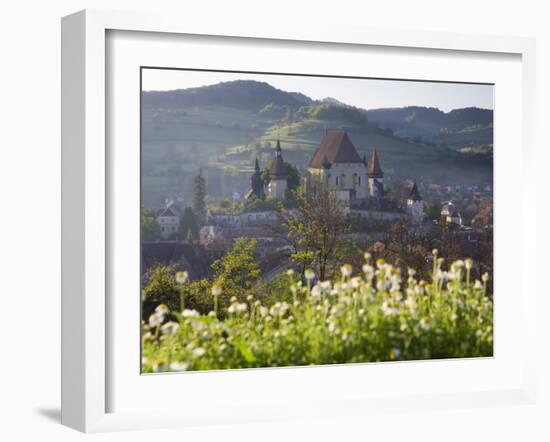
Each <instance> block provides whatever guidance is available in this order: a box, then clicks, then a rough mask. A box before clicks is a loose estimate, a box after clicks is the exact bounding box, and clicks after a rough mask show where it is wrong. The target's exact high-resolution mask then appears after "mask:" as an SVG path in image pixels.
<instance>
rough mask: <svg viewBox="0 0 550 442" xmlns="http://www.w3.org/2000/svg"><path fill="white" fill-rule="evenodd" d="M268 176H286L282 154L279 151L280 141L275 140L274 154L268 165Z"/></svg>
mask: <svg viewBox="0 0 550 442" xmlns="http://www.w3.org/2000/svg"><path fill="white" fill-rule="evenodd" d="M269 174H270V176H277V177H284V176H286V166H285V162H284V161H283V154H282V152H281V143H280V142H279V140H277V148H276V149H275V156H274V157H273V159H272V160H271V164H270V165H269Z"/></svg>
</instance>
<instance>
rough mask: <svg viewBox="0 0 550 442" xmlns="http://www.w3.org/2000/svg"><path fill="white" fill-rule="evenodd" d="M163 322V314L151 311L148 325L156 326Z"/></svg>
mask: <svg viewBox="0 0 550 442" xmlns="http://www.w3.org/2000/svg"><path fill="white" fill-rule="evenodd" d="M163 322H164V315H163V314H161V313H158V312H155V313H153V314H152V315H151V316H149V327H151V328H157V327H158V326H160V325H161V324H162V323H163Z"/></svg>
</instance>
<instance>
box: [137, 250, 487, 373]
mask: <svg viewBox="0 0 550 442" xmlns="http://www.w3.org/2000/svg"><path fill="white" fill-rule="evenodd" d="M365 258H366V261H365V265H364V266H363V268H362V269H361V270H360V271H358V272H357V271H356V272H353V269H352V268H351V266H349V265H343V266H342V268H341V276H340V277H339V278H336V279H335V280H332V281H316V279H315V275H314V274H313V272H312V271H306V272H305V279H304V280H303V281H302V280H301V279H300V278H298V277H297V276H295V275H294V274H292V273H290V274H288V282H287V293H286V295H285V298H284V299H285V300H286V299H289V302H286V301H282V300H276V299H275V300H272V301H271V302H270V303H268V302H266V301H263V302H262V301H259V300H255V299H253V298H251V297H249V298H248V299H247V300H246V302H238V301H237V300H236V299H233V300H231V303H230V305H229V307H228V308H227V310H225V311H224V312H221V311H218V309H217V308H216V307H214V311H212V312H210V313H209V314H207V315H201V314H199V313H198V312H197V311H194V310H189V309H185V306H183V307H184V308H183V310H182V311H169V310H168V308H167V307H166V306H165V305H160V306H158V307H157V309H156V310H155V312H154V313H153V314H152V315H151V316H150V317H149V318H148V320H147V321H146V322H143V325H142V327H143V333H142V356H143V359H142V370H143V372H145V373H154V372H163V371H187V370H215V369H231V368H252V367H278V366H299V365H318V364H343V363H359V362H378V361H394V360H418V359H437V358H457V357H483V356H492V354H493V303H492V296H491V295H490V294H489V293H487V290H486V287H487V280H488V278H489V277H488V275H484V277H483V278H482V281H477V280H476V281H472V280H471V278H470V268H471V261H469V260H466V261H457V262H454V263H453V264H451V265H450V266H449V267H448V268H447V269H445V270H444V268H443V262H442V261H443V260H442V259H438V257H437V255H435V256H434V268H433V275H432V278H431V280H430V281H421V280H418V279H417V278H416V277H415V272H414V270H409V274H408V275H407V276H406V277H404V276H403V275H401V274H400V273H399V271H398V270H397V269H396V268H394V267H392V266H391V265H389V264H387V263H385V262H384V261H382V260H379V261H378V262H376V263H371V260H370V257H369V256H368V255H367V256H366V257H365ZM185 284H186V282H182V283H181V284H180V290H182V293H184V291H185ZM220 295H222V293H221V288H219V287H217V286H214V287H212V289H211V293H210V292H205V294H204V296H213V297H218V296H220ZM214 305H217V304H216V303H215V304H214ZM222 313H223V315H222ZM221 317H224V318H225V319H223V320H222V319H219V318H221Z"/></svg>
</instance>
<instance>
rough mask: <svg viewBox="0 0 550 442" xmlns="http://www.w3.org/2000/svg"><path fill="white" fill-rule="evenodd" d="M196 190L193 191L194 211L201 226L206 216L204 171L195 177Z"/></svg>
mask: <svg viewBox="0 0 550 442" xmlns="http://www.w3.org/2000/svg"><path fill="white" fill-rule="evenodd" d="M194 181H195V188H194V191H193V210H194V212H195V215H196V216H197V220H198V222H199V225H202V224H203V223H204V219H205V215H206V201H205V200H206V180H205V178H204V177H203V176H202V169H200V171H199V174H198V175H197V176H196V177H195V180H194Z"/></svg>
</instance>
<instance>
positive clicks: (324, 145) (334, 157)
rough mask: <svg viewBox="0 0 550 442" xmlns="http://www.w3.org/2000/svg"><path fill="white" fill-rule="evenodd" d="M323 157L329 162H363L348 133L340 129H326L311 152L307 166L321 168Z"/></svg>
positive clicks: (323, 161)
mask: <svg viewBox="0 0 550 442" xmlns="http://www.w3.org/2000/svg"><path fill="white" fill-rule="evenodd" d="M325 159H326V160H328V162H329V163H331V164H334V163H362V162H363V160H362V159H361V157H360V156H359V154H358V153H357V149H355V146H354V145H353V143H352V142H351V140H350V139H349V137H348V134H347V133H346V132H344V131H342V130H330V131H327V133H326V134H325V138H323V140H322V141H321V144H320V145H319V147H318V148H317V150H316V151H315V154H313V158H312V159H311V162H310V163H309V167H312V168H314V169H321V168H323V163H325ZM325 167H326V166H325Z"/></svg>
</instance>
